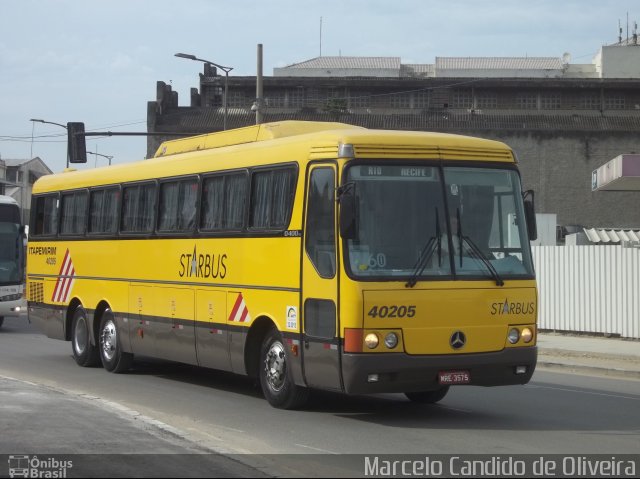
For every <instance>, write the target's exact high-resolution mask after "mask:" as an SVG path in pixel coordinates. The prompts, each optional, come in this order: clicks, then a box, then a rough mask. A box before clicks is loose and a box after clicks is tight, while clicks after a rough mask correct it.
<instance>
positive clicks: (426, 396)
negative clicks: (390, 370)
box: [404, 386, 449, 404]
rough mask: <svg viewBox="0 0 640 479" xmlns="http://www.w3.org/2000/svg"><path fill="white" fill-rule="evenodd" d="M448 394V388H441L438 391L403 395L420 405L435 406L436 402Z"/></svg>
mask: <svg viewBox="0 0 640 479" xmlns="http://www.w3.org/2000/svg"><path fill="white" fill-rule="evenodd" d="M448 392H449V386H443V387H441V388H440V389H436V390H435V391H420V392H411V393H404V395H405V396H407V398H409V400H410V401H412V402H417V403H421V404H435V403H437V402H438V401H441V400H442V399H443V398H444V397H445V396H446V395H447V393H448Z"/></svg>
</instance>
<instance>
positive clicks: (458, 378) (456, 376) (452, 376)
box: [438, 371, 471, 384]
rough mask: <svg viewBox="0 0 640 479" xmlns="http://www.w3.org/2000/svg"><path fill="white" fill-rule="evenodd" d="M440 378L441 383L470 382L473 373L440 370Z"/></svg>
mask: <svg viewBox="0 0 640 479" xmlns="http://www.w3.org/2000/svg"><path fill="white" fill-rule="evenodd" d="M438 380H439V381H440V384H469V383H470V382H471V374H469V371H440V372H439V373H438Z"/></svg>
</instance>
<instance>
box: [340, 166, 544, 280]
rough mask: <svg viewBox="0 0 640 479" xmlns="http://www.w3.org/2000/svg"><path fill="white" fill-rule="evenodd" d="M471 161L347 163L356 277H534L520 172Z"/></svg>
mask: <svg viewBox="0 0 640 479" xmlns="http://www.w3.org/2000/svg"><path fill="white" fill-rule="evenodd" d="M467 165H468V164H465V166H454V165H451V166H444V167H442V166H423V165H415V164H406V165H401V166H398V165H389V164H388V163H385V164H373V163H372V164H368V165H362V164H359V165H354V166H351V167H349V168H348V169H347V175H346V180H345V181H346V182H349V183H352V184H353V192H354V194H355V196H356V198H357V204H358V208H357V222H356V225H357V235H356V238H354V239H349V240H347V248H346V256H347V258H346V262H347V263H346V264H347V265H348V268H349V272H350V275H351V276H352V277H355V278H358V279H364V280H367V279H368V280H382V281H385V280H404V279H407V280H408V281H409V283H407V284H408V285H409V286H413V284H415V280H417V278H423V277H424V278H428V279H431V280H434V279H486V278H492V279H495V280H496V283H497V284H501V283H502V279H509V278H520V279H522V278H529V277H533V266H532V260H531V252H530V248H529V245H528V235H527V229H526V228H527V227H526V221H525V219H524V208H523V202H522V196H521V186H520V178H519V175H518V173H517V171H516V170H514V169H509V168H499V167H490V168H487V167H486V166H485V167H474V166H467ZM412 283H413V284H412Z"/></svg>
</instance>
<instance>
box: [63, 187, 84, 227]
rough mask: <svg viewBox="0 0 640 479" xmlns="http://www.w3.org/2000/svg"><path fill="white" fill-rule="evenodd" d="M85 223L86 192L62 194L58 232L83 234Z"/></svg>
mask: <svg viewBox="0 0 640 479" xmlns="http://www.w3.org/2000/svg"><path fill="white" fill-rule="evenodd" d="M86 225H87V192H86V191H78V192H74V193H63V194H62V207H61V208H60V234H62V235H79V234H84V233H85V230H86Z"/></svg>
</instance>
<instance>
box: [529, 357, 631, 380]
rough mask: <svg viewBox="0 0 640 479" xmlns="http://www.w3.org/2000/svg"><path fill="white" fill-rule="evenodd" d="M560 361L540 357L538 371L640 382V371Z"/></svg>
mask: <svg viewBox="0 0 640 479" xmlns="http://www.w3.org/2000/svg"><path fill="white" fill-rule="evenodd" d="M559 359H560V358H554V357H548V358H541V357H540V356H538V363H537V365H536V369H543V370H547V371H561V372H565V373H566V372H572V373H576V374H581V375H587V374H595V375H598V376H606V377H611V378H619V379H636V380H640V370H639V371H634V370H630V369H623V368H617V367H599V366H587V365H584V364H576V363H570V362H563V361H561V360H559Z"/></svg>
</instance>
